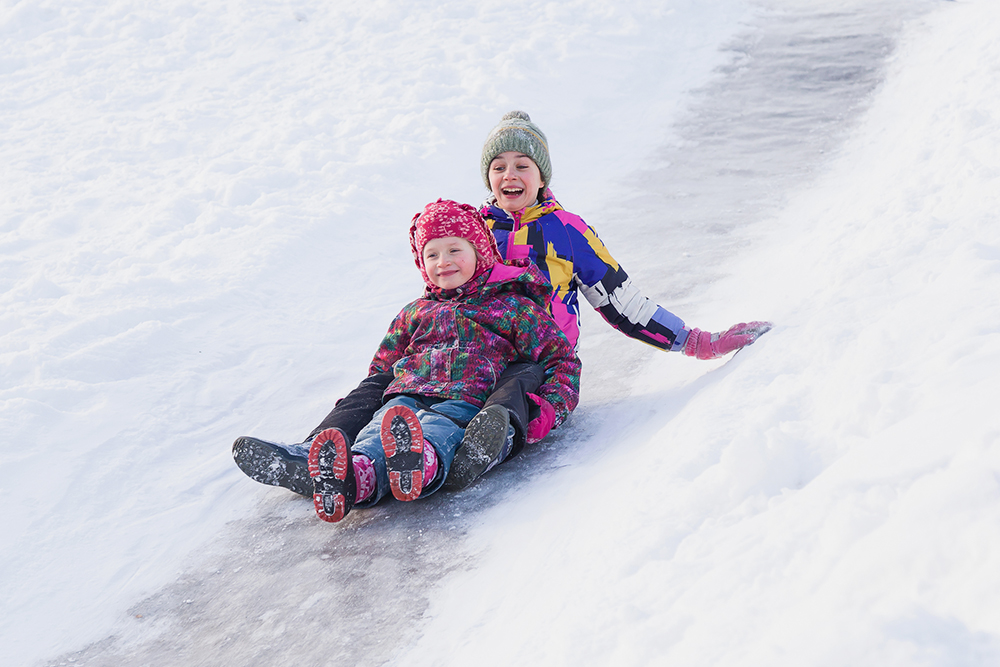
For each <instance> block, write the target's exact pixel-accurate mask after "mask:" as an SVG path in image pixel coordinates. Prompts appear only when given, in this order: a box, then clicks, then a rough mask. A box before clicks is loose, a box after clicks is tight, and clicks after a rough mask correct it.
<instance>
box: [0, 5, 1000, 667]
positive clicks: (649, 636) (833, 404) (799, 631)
mask: <svg viewBox="0 0 1000 667" xmlns="http://www.w3.org/2000/svg"><path fill="white" fill-rule="evenodd" d="M516 17H520V19H521V20H514V19H515V18H516ZM998 29H1000V6H998V5H997V4H996V3H995V2H991V1H987V0H966V1H960V2H937V1H935V0H926V1H924V0H921V1H918V2H903V1H902V0H894V1H889V0H884V1H881V2H865V3H861V2H857V3H853V2H833V1H832V0H831V1H830V2H805V0H803V1H801V2H797V1H793V0H774V1H772V2H767V3H762V4H747V3H742V2H736V1H734V0H716V1H713V2H683V1H676V2H669V3H663V2H642V1H641V0H639V1H636V2H630V3H629V4H628V7H627V8H621V7H617V6H611V5H609V3H597V2H584V1H581V2H572V3H565V4H555V3H552V4H548V5H544V6H541V7H540V6H539V5H538V4H537V3H519V2H514V3H505V4H504V5H502V6H501V5H497V4H478V5H477V4H467V3H459V2H434V3H432V2H421V1H419V0H417V1H415V2H409V3H396V2H373V3H367V4H364V5H357V6H352V7H347V6H344V7H326V6H323V5H319V4H316V5H310V4H305V5H302V4H296V3H286V2H268V3H256V4H254V5H251V6H248V5H246V4H240V3H221V2H219V3H193V2H184V1H183V0H182V1H181V2H178V3H171V4H170V5H169V6H165V7H162V8H154V7H150V6H147V5H145V4H143V3H137V2H119V1H115V0H112V1H111V2H107V3H103V4H94V3H91V2H82V1H78V2H73V1H72V0H70V1H69V2H61V3H53V2H46V1H45V0H42V1H41V2H36V3H26V2H16V3H15V2H9V1H8V2H0V43H2V46H0V85H2V88H3V90H4V100H3V104H2V106H0V130H2V131H0V146H2V148H3V153H4V164H3V172H2V176H3V182H4V188H3V190H2V193H0V206H2V215H0V250H2V253H0V287H2V294H0V377H2V378H3V382H2V383H0V433H2V435H0V502H2V503H3V505H4V512H3V514H2V519H0V521H2V524H0V531H2V534H3V535H4V541H3V551H2V555H0V598H2V599H3V600H4V603H5V604H4V610H3V612H2V615H0V645H2V646H3V647H4V649H3V650H4V655H5V658H4V662H5V664H13V665H32V664H46V665H50V664H51V665H57V664H70V663H71V662H72V664H91V665H177V664H233V665H236V664H240V665H243V664H252V665H286V664H287V665H291V664H295V665H300V664H357V665H379V664H413V665H423V664H426V665H432V664H437V665H441V664H454V665H470V664H480V665H487V664H495V665H510V664H557V665H559V664H594V665H599V664H600V665H603V664H625V665H645V664H671V665H692V664H714V665H740V666H743V665H748V664H769V665H770V664H789V665H828V664H829V665H848V664H849V665H856V664H880V665H885V664H889V665H993V664H997V662H998V660H1000V615H998V612H997V607H996V604H995V600H996V599H997V596H998V594H1000V575H998V574H997V573H998V572H1000V562H998V560H1000V556H998V555H997V554H1000V475H998V473H1000V421H998V419H997V417H996V416H995V413H996V410H995V407H994V405H993V404H994V403H995V402H996V397H997V396H1000V386H998V385H1000V324H998V323H1000V226H998V225H997V217H996V215H997V214H996V211H997V210H998V209H1000V207H998V203H1000V202H998V201H997V200H998V198H1000V167H998V163H997V155H1000V130H998V120H1000V84H998V78H1000V65H998V63H1000V43H998V42H997V40H996V38H995V35H996V34H998ZM512 108H523V109H525V110H527V111H528V112H529V113H531V114H532V116H533V118H534V119H535V120H536V121H537V122H538V123H539V125H540V126H541V127H543V129H544V130H545V131H546V133H547V134H548V135H549V139H550V143H551V145H552V151H553V164H554V179H553V188H554V189H555V191H556V193H557V195H558V196H559V198H560V199H561V200H562V202H563V203H564V204H565V205H566V206H567V207H568V208H569V209H570V210H573V211H575V212H578V213H580V214H582V215H583V216H584V217H585V218H587V219H588V221H590V222H591V223H592V224H594V225H595V227H596V228H597V229H598V231H599V232H600V233H601V236H602V238H604V239H605V241H606V242H607V243H608V245H609V247H610V249H611V251H612V253H613V254H614V255H615V257H616V259H618V260H620V261H621V262H622V264H623V265H624V266H625V268H626V269H627V270H628V271H629V273H630V274H631V275H632V276H633V278H634V279H635V280H636V282H637V283H638V284H639V285H640V286H641V287H642V288H643V289H644V290H645V291H646V292H647V293H649V294H650V295H652V296H654V297H655V298H657V300H658V301H660V302H661V303H662V304H664V305H665V306H667V307H669V308H671V309H672V310H673V311H674V312H676V313H677V314H679V315H680V316H682V317H683V318H684V319H685V320H686V321H688V322H690V323H691V324H692V325H694V326H699V327H702V328H707V329H714V330H719V329H723V328H725V327H727V326H728V325H730V324H732V323H733V322H735V321H739V320H748V319H761V318H768V319H773V320H774V321H775V322H776V323H777V327H776V328H775V329H774V330H773V331H772V332H770V333H768V334H767V335H766V336H764V337H763V338H762V339H761V340H760V341H759V342H758V343H757V344H756V345H754V346H753V347H752V348H750V349H748V350H746V351H744V352H740V353H739V354H737V355H736V356H735V357H733V358H731V359H729V360H725V361H721V362H698V361H695V360H691V359H687V358H684V357H681V356H680V355H664V354H661V353H658V352H656V351H653V350H651V349H650V348H646V347H644V346H641V345H639V344H637V343H634V342H632V341H629V340H627V339H625V338H624V337H622V336H620V335H619V334H617V333H615V332H613V331H611V330H610V329H609V328H608V327H607V326H606V325H604V324H603V322H601V321H600V319H599V318H597V317H596V316H594V315H592V314H588V316H587V317H586V319H585V326H584V333H583V348H582V357H583V360H584V369H585V370H584V388H583V392H584V393H583V401H582V402H581V406H580V408H579V409H578V411H577V413H576V414H575V415H574V417H573V419H572V420H571V422H570V423H569V424H567V426H566V427H565V428H563V429H561V430H560V432H559V433H558V434H556V435H555V436H554V437H552V438H550V439H549V440H548V441H547V442H546V443H544V445H543V446H541V447H538V448H537V449H535V450H534V451H532V452H530V453H529V454H528V455H526V456H523V457H521V458H519V459H517V460H515V461H513V462H511V463H510V464H507V465H505V466H502V467H501V468H499V469H497V470H495V471H494V472H492V473H490V475H489V476H488V477H487V479H484V480H483V481H482V482H481V483H479V484H477V485H475V486H474V487H472V488H471V489H469V490H467V491H465V492H463V493H461V494H443V493H442V494H438V495H436V496H434V497H432V498H430V499H428V500H426V501H422V502H417V503H412V504H401V503H393V502H387V503H385V504H383V505H380V506H379V507H378V508H375V509H374V510H370V511H367V512H361V511H359V512H355V513H353V514H352V515H351V516H349V517H348V519H347V520H346V521H344V522H342V523H341V524H338V525H336V526H331V525H328V524H325V523H322V522H320V521H318V520H316V519H315V517H314V516H313V515H312V513H311V504H310V502H309V501H308V500H306V499H303V498H300V497H297V496H294V495H292V494H290V493H288V492H285V491H283V490H281V489H274V488H270V487H265V486H262V485H258V484H255V483H253V482H252V481H250V480H248V479H246V478H245V477H244V476H243V475H242V474H241V473H240V472H239V471H238V470H237V469H236V467H235V466H234V465H233V463H232V460H231V458H230V454H229V446H230V444H231V443H232V441H233V439H234V438H235V437H236V436H238V435H241V434H244V433H248V434H254V435H257V436H260V437H267V438H272V439H279V440H285V441H295V440H296V439H297V438H301V437H302V436H304V435H305V434H306V433H308V431H309V430H310V429H311V428H312V427H313V426H314V425H315V424H316V423H317V422H318V420H319V419H320V418H322V416H323V415H324V414H325V412H326V410H328V409H329V407H330V405H331V404H332V401H333V400H335V399H336V398H337V397H338V396H340V395H343V393H345V392H346V391H348V390H349V389H350V388H351V387H352V386H353V385H354V384H356V383H357V381H358V380H359V379H360V378H361V377H362V376H363V374H364V372H365V369H366V366H367V362H368V361H369V358H370V355H371V353H372V351H373V350H374V348H375V345H376V344H377V342H378V340H379V338H380V336H381V335H382V333H383V332H384V329H385V327H386V325H387V324H388V322H389V320H390V319H391V317H392V315H393V314H395V312H396V311H397V310H398V308H399V307H400V306H401V305H402V304H403V303H405V302H406V301H408V300H409V299H410V298H412V296H413V295H415V294H416V293H417V292H418V291H419V285H420V281H419V277H418V276H417V273H416V271H415V270H414V269H413V266H412V263H411V260H410V258H409V255H408V248H407V244H406V239H405V233H404V230H405V227H406V224H407V223H408V220H409V217H410V215H412V213H413V212H414V211H416V210H418V209H419V208H420V207H421V206H422V205H423V204H424V203H425V202H426V201H429V200H432V199H434V198H436V197H439V196H445V197H452V198H457V199H464V200H467V201H471V202H476V201H478V200H479V199H480V198H481V197H482V196H483V194H484V191H483V189H482V184H481V182H480V175H479V173H478V153H479V147H480V145H481V142H482V139H483V137H484V136H485V133H486V131H487V130H488V129H489V128H490V127H492V125H493V124H494V123H495V122H496V120H497V119H498V118H499V116H500V115H501V114H502V113H503V112H505V111H507V110H509V109H512Z"/></svg>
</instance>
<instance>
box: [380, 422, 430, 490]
mask: <svg viewBox="0 0 1000 667" xmlns="http://www.w3.org/2000/svg"><path fill="white" fill-rule="evenodd" d="M381 436H382V450H383V451H384V452H385V464H386V467H387V468H388V469H389V489H390V490H391V491H392V495H393V497H394V498H395V499H396V500H403V501H411V500H416V499H417V498H418V497H419V496H420V492H421V491H423V490H424V430H423V429H422V428H421V427H420V421H419V420H418V419H417V415H416V414H415V413H414V412H413V410H411V409H410V408H408V407H406V406H404V405H394V406H392V407H391V408H389V409H388V410H387V411H386V413H385V414H384V415H383V416H382V430H381Z"/></svg>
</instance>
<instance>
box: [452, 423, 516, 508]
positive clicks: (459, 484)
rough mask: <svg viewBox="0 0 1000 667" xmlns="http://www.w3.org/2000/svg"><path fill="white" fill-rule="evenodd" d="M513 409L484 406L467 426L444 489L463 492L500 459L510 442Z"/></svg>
mask: <svg viewBox="0 0 1000 667" xmlns="http://www.w3.org/2000/svg"><path fill="white" fill-rule="evenodd" d="M509 427H510V412H508V411H507V408H505V407H504V406H502V405H490V406H488V407H486V408H483V409H482V410H480V411H479V413H478V414H477V415H476V416H475V417H473V418H472V421H470V422H469V425H468V427H466V429H465V436H464V437H463V438H462V444H461V446H459V448H458V451H456V452H455V459H454V460H453V461H452V462H451V470H449V471H448V478H447V479H446V480H445V482H444V484H443V485H442V487H441V488H443V489H445V490H446V491H461V490H462V489H464V488H466V487H468V486H469V485H470V484H472V483H473V482H475V481H476V480H477V479H479V476H480V475H482V474H483V472H484V471H485V470H486V468H487V467H488V466H489V465H490V463H492V462H494V461H496V460H497V459H498V458H499V457H500V454H501V452H502V451H503V449H504V444H505V443H506V442H507V430H508V428H509Z"/></svg>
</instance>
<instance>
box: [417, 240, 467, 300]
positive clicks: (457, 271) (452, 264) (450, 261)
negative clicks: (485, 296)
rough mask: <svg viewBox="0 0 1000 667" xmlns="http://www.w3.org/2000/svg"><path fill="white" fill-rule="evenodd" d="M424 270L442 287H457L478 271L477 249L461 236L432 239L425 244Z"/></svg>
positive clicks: (433, 281) (423, 255)
mask: <svg viewBox="0 0 1000 667" xmlns="http://www.w3.org/2000/svg"><path fill="white" fill-rule="evenodd" d="M422 257H423V260H424V271H426V272H427V277H428V278H429V279H430V281H431V282H432V283H434V284H435V285H437V286H438V287H440V288H441V289H455V288H456V287H460V286H462V285H464V284H465V283H467V282H469V280H470V279H471V278H472V276H473V275H474V274H475V273H476V250H475V248H473V247H472V244H471V243H469V242H468V241H466V240H465V239H463V238H461V237H459V236H442V237H441V238H436V239H431V240H430V241H428V242H427V245H425V246H424V250H423V254H422Z"/></svg>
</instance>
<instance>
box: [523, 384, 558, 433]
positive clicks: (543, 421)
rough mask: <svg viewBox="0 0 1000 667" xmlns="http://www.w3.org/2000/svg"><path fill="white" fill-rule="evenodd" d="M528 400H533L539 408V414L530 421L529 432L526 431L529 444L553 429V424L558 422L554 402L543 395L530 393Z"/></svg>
mask: <svg viewBox="0 0 1000 667" xmlns="http://www.w3.org/2000/svg"><path fill="white" fill-rule="evenodd" d="M528 400H530V401H532V402H533V403H534V404H535V405H536V406H537V407H538V409H539V413H540V414H539V415H538V416H537V417H535V418H534V419H532V420H531V421H530V422H528V429H527V430H528V432H527V433H525V436H524V437H525V440H527V441H528V444H529V445H533V444H535V443H536V442H538V441H539V440H541V439H542V438H544V437H545V436H547V435H548V434H549V431H551V430H552V425H553V424H555V423H556V410H555V408H553V407H552V404H551V403H549V402H548V401H546V400H545V399H544V398H542V397H541V396H536V395H535V394H531V393H529V394H528Z"/></svg>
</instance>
